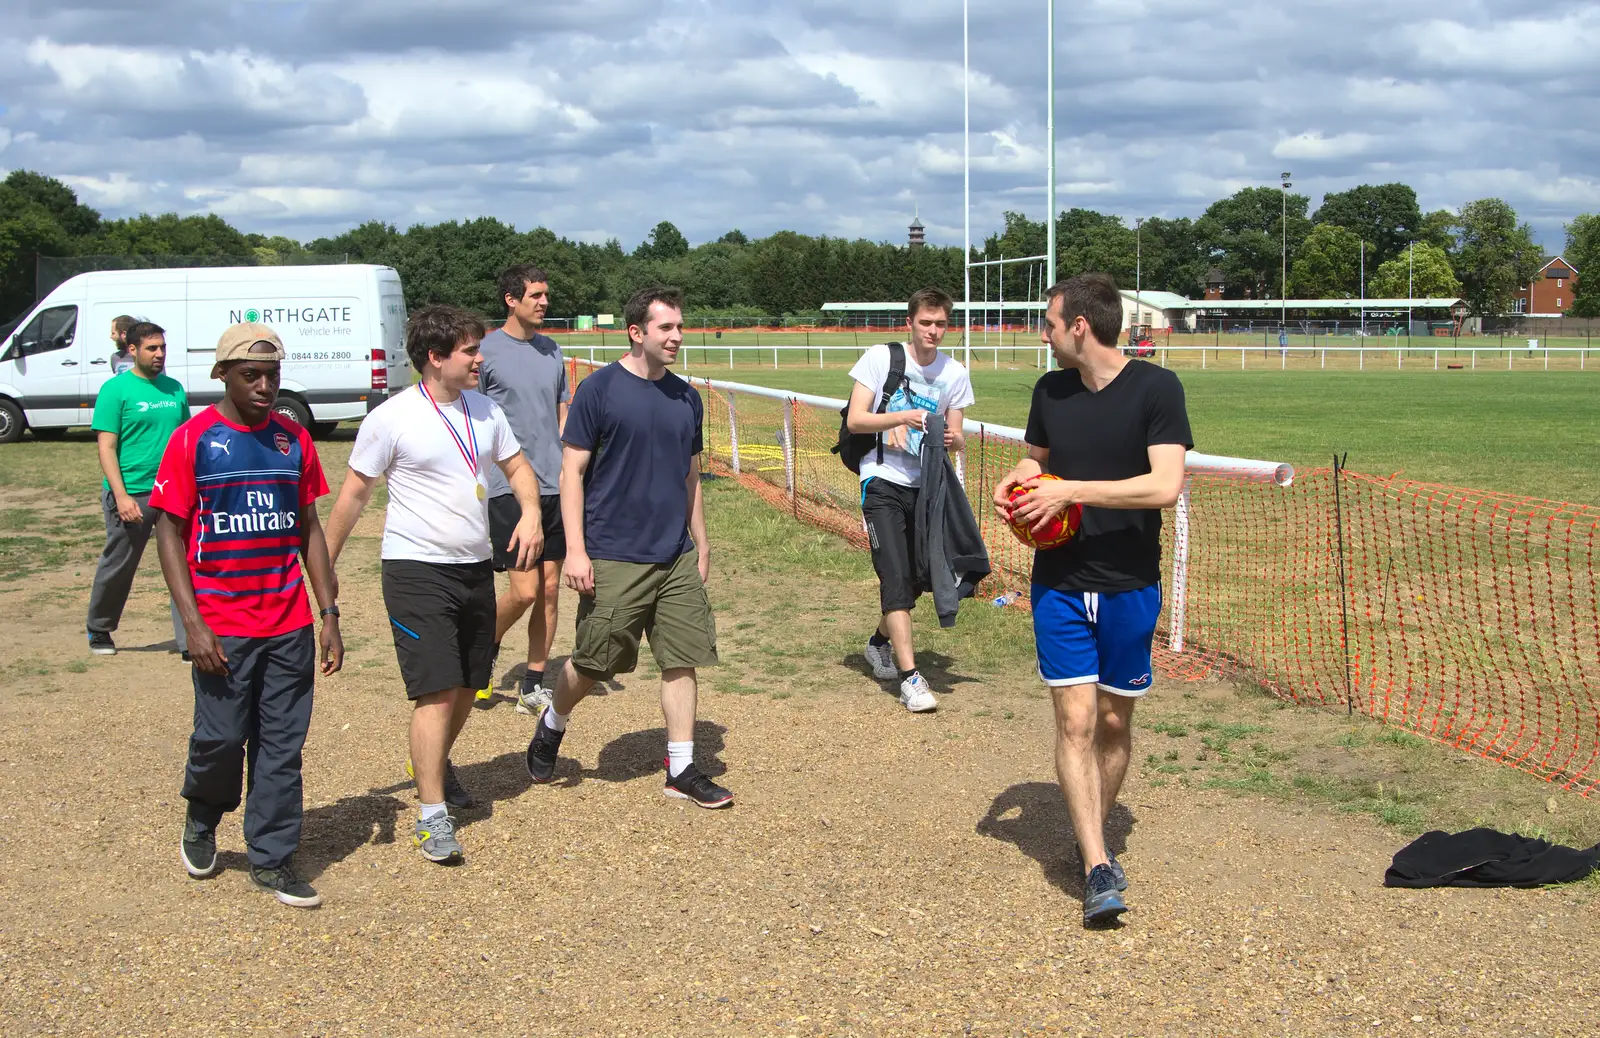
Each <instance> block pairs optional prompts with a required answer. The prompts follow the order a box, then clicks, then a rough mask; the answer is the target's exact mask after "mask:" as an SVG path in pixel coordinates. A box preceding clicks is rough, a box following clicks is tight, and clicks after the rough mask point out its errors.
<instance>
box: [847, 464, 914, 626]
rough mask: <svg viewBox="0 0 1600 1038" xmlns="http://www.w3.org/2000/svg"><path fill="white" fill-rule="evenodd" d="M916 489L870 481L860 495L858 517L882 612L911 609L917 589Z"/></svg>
mask: <svg viewBox="0 0 1600 1038" xmlns="http://www.w3.org/2000/svg"><path fill="white" fill-rule="evenodd" d="M917 494H918V491H917V488H916V487H903V486H901V485H900V484H898V483H891V482H889V481H888V480H886V479H882V478H876V477H875V478H873V479H869V480H867V482H866V485H865V486H864V487H863V488H862V492H861V514H862V516H863V517H864V518H865V519H866V521H867V539H868V540H869V541H870V542H871V543H872V568H873V569H875V570H877V571H878V602H879V604H880V605H881V606H882V608H883V611H884V612H885V613H892V612H895V611H896V610H900V609H904V610H908V611H909V610H911V609H912V608H914V607H915V606H916V604H917V595H918V594H920V593H921V591H922V590H924V589H922V588H919V587H918V586H917V581H916V575H915V574H916V566H915V559H916V557H917Z"/></svg>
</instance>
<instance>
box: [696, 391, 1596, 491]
mask: <svg viewBox="0 0 1600 1038" xmlns="http://www.w3.org/2000/svg"><path fill="white" fill-rule="evenodd" d="M689 373H690V374H695V375H701V376H705V377H709V378H713V379H717V378H725V379H729V380H731V381H738V382H744V383H750V384H755V385H762V386H772V387H775V388H781V389H790V390H794V391H796V392H803V393H812V394H816V395H819V396H832V397H842V396H845V395H846V394H847V392H848V389H849V377H848V374H847V370H846V368H845V366H844V364H843V363H841V364H840V365H839V367H838V368H837V369H834V368H831V367H830V368H829V369H827V370H823V371H817V370H814V369H811V370H801V369H798V368H780V369H779V370H776V371H774V370H773V369H772V368H770V367H768V368H764V369H763V368H759V367H755V366H751V367H748V368H737V367H736V368H734V369H733V370H731V371H730V370H729V369H728V368H727V367H726V366H720V367H709V366H706V365H703V364H693V363H691V366H690V368H689ZM1038 377H1039V373H1038V372H1037V371H1035V370H1033V369H1032V368H1025V369H1021V370H1016V371H1004V370H1002V371H988V370H984V369H982V368H975V370H974V371H973V388H974V390H975V391H976V393H977V398H978V400H977V403H976V404H975V405H974V406H973V407H972V408H971V409H970V410H969V411H968V412H967V413H968V417H970V418H975V419H978V420H980V421H990V422H995V423H997V424H1000V425H1011V426H1019V427H1020V426H1023V425H1025V424H1026V422H1027V414H1028V401H1029V399H1030V393H1031V390H1032V387H1033V383H1034V382H1035V381H1036V380H1037V378H1038ZM1182 378H1183V384H1184V389H1185V391H1186V393H1187V394H1188V403H1189V415H1190V420H1191V422H1192V424H1193V426H1194V435H1195V448H1196V449H1197V450H1201V451H1205V452H1207V453H1211V454H1228V455H1235V456H1240V457H1252V458H1264V459H1270V460H1273V461H1287V462H1290V463H1292V464H1294V465H1295V466H1296V467H1298V468H1309V467H1315V466H1324V465H1327V464H1329V462H1330V460H1331V458H1332V455H1333V453H1334V452H1335V451H1338V452H1340V453H1344V452H1348V453H1349V464H1350V467H1351V468H1353V469H1355V470H1357V471H1361V472H1368V473H1373V474H1377V475H1388V474H1391V473H1396V472H1400V473H1403V474H1404V475H1405V476H1406V477H1408V478H1411V479H1418V480H1424V481H1428V482H1437V483H1452V484H1456V485H1459V486H1467V487H1474V488H1477V489H1482V490H1497V491H1503V492H1506V493H1515V494H1526V495H1528V496H1530V497H1541V498H1549V499H1552V500H1563V501H1573V502H1577V503H1581V504H1600V437H1597V436H1596V435H1595V432H1594V431H1595V401H1596V395H1597V392H1600V385H1597V384H1596V383H1595V382H1593V381H1591V380H1590V379H1589V377H1588V375H1587V373H1577V372H1561V373H1556V372H1550V373H1546V372H1542V371H1521V372H1518V371H1513V372H1503V371H1476V372H1474V371H1451V372H1444V371H1440V372H1434V371H1432V370H1427V371H1404V372H1393V371H1386V372H1375V371H1367V372H1322V371H1272V370H1256V371H1244V372H1239V371H1194V370H1191V371H1184V372H1182Z"/></svg>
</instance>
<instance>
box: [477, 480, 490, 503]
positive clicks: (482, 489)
mask: <svg viewBox="0 0 1600 1038" xmlns="http://www.w3.org/2000/svg"><path fill="white" fill-rule="evenodd" d="M477 492H478V500H479V501H485V500H487V499H488V497H489V488H488V487H486V486H484V485H483V484H482V483H479V484H478V486H477Z"/></svg>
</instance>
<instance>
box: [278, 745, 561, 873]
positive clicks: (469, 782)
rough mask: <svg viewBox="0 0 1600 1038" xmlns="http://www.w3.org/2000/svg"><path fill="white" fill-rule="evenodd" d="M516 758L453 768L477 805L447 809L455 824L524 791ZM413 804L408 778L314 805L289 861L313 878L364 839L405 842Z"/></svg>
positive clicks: (525, 785) (518, 753)
mask: <svg viewBox="0 0 1600 1038" xmlns="http://www.w3.org/2000/svg"><path fill="white" fill-rule="evenodd" d="M522 758H523V751H521V750H517V751H515V752H512V753H502V754H501V755H500V756H498V757H495V758H494V759H492V760H486V761H479V762H477V763H476V764H464V765H461V766H459V767H457V768H456V773H457V774H458V775H459V776H460V778H461V784H462V785H463V786H466V787H467V789H468V790H469V791H470V792H471V793H472V795H473V797H474V798H475V799H476V800H477V801H478V806H477V807H475V808H473V809H471V810H469V811H462V810H456V809H452V810H451V812H450V813H451V814H452V815H453V816H455V818H456V821H457V823H458V824H459V828H461V829H463V830H465V829H466V828H467V827H468V826H470V825H472V823H473V822H477V821H481V820H482V819H485V818H489V817H491V816H492V815H493V814H494V805H495V802H496V801H499V800H510V799H512V798H513V797H516V796H520V795H521V794H522V793H523V792H525V791H526V790H527V788H528V786H529V785H530V783H529V781H528V772H527V770H526V768H525V767H524V765H523V759H522ZM416 809H417V799H416V795H415V794H414V793H412V785H411V782H410V781H403V782H396V783H395V784H393V785H390V786H382V787H380V788H378V789H369V790H367V792H365V793H361V794H357V795H354V796H347V797H340V798H339V799H338V800H336V801H334V802H333V803H331V804H325V805H324V806H322V807H314V808H312V809H311V810H309V811H307V812H306V815H305V823H304V828H303V829H302V832H301V837H300V850H299V852H298V853H296V855H295V863H296V864H297V865H299V866H300V868H301V870H302V871H303V872H304V874H305V876H306V878H307V879H315V878H316V877H318V876H320V875H321V874H322V872H323V870H324V869H326V868H327V867H328V866H330V865H334V864H337V863H339V862H341V861H343V860H344V859H346V858H348V857H349V856H350V855H352V854H354V853H355V852H356V851H357V850H358V849H360V848H361V847H364V846H366V845H367V844H369V843H377V844H382V843H394V842H395V841H396V840H397V839H398V840H400V841H402V842H409V841H410V839H411V830H410V826H411V823H412V822H413V821H414V820H415V817H416Z"/></svg>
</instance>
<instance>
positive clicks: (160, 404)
mask: <svg viewBox="0 0 1600 1038" xmlns="http://www.w3.org/2000/svg"><path fill="white" fill-rule="evenodd" d="M134 406H136V407H138V409H139V413H140V414H144V413H145V412H146V411H166V410H174V411H175V410H177V408H178V402H177V401H176V400H138V401H135V404H134Z"/></svg>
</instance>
